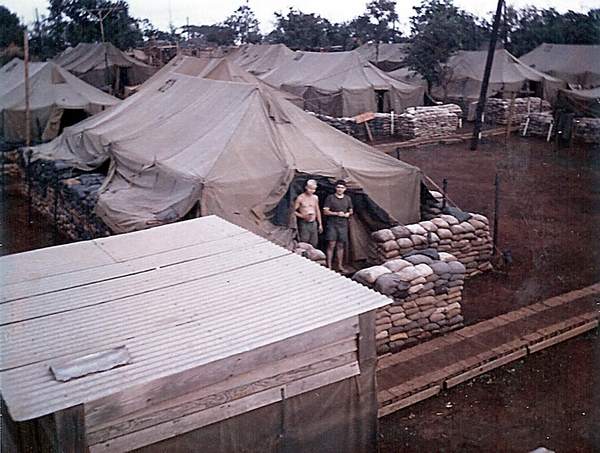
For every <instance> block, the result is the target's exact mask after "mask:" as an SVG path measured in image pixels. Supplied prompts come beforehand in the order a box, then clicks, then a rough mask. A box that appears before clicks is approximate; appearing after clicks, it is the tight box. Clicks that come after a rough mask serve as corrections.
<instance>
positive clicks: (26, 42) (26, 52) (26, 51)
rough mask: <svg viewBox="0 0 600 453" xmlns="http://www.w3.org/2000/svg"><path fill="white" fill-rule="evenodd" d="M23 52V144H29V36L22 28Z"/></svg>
mask: <svg viewBox="0 0 600 453" xmlns="http://www.w3.org/2000/svg"><path fill="white" fill-rule="evenodd" d="M23 53H24V57H23V58H24V59H25V146H29V145H31V124H30V123H31V119H30V115H31V114H30V112H29V38H28V37H27V28H25V30H23Z"/></svg>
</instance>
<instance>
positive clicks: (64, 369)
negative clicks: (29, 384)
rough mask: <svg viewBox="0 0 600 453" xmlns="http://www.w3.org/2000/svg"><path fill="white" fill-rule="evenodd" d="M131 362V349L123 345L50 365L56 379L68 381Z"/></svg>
mask: <svg viewBox="0 0 600 453" xmlns="http://www.w3.org/2000/svg"><path fill="white" fill-rule="evenodd" d="M129 363H131V356H130V355H129V351H128V350H127V348H126V347H125V346H121V347H119V348H114V349H110V350H108V351H103V352H97V353H95V354H89V355H86V356H83V357H79V358H76V359H73V360H68V361H65V362H60V363H56V364H53V365H50V371H52V374H54V379H56V380H57V381H61V382H67V381H70V380H71V379H76V378H80V377H83V376H87V375H88V374H92V373H100V372H102V371H108V370H112V369H113V368H116V367H118V366H123V365H127V364H129Z"/></svg>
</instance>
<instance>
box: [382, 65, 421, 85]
mask: <svg viewBox="0 0 600 453" xmlns="http://www.w3.org/2000/svg"><path fill="white" fill-rule="evenodd" d="M387 74H388V75H389V76H390V77H393V78H394V79H397V80H400V81H401V82H405V83H410V84H411V85H418V86H422V87H423V88H425V89H427V80H425V79H424V78H423V76H422V75H421V74H419V73H418V72H416V71H414V70H412V69H409V68H399V69H395V70H394V71H390V72H388V73H387Z"/></svg>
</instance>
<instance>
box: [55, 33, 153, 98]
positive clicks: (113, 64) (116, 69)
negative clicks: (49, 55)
mask: <svg viewBox="0 0 600 453" xmlns="http://www.w3.org/2000/svg"><path fill="white" fill-rule="evenodd" d="M53 61H54V62H55V63H56V64H58V65H60V66H62V67H63V68H65V69H66V70H67V71H69V72H70V73H71V74H73V75H75V76H77V77H79V78H80V79H81V80H84V81H85V82H87V83H89V84H90V85H93V86H95V87H98V88H100V87H105V86H112V87H115V84H116V83H117V81H118V84H119V85H120V86H121V88H122V87H123V86H135V85H139V84H140V83H143V82H145V81H146V80H148V79H149V78H150V77H151V76H152V75H153V74H154V73H156V71H157V70H158V68H155V67H153V66H149V65H147V64H146V63H143V62H141V61H138V60H136V59H135V58H132V57H130V56H129V55H127V54H126V53H124V52H121V51H120V50H119V49H117V48H116V47H115V46H114V45H112V44H111V43H108V42H107V43H94V44H90V43H79V44H78V45H77V46H76V47H74V48H69V49H67V50H65V51H64V52H63V53H61V54H60V55H58V56H57V57H56V58H54V60H53ZM121 71H124V74H122V73H121Z"/></svg>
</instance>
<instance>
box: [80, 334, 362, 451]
mask: <svg viewBox="0 0 600 453" xmlns="http://www.w3.org/2000/svg"><path fill="white" fill-rule="evenodd" d="M355 361H356V339H355V338H352V339H350V340H348V341H345V342H341V343H338V344H336V345H332V346H329V347H326V348H321V349H319V350H316V351H311V352H309V353H306V354H302V355H300V356H294V357H291V358H288V359H285V360H282V361H279V362H277V363H274V364H271V365H267V366H264V367H261V368H258V369H256V370H253V371H250V372H248V373H245V374H242V375H238V376H235V377H231V378H227V379H223V380H222V381H219V382H217V383H215V384H213V385H210V386H207V387H203V388H202V389H199V390H196V391H193V392H190V393H187V394H185V395H182V396H181V397H178V398H174V399H171V400H168V401H166V402H164V403H162V404H159V405H156V406H151V407H148V408H147V409H145V410H141V411H137V412H133V413H130V414H128V415H127V416H123V417H119V418H117V419H114V420H109V421H107V422H105V423H102V424H100V425H96V426H93V425H92V422H93V420H88V421H87V422H86V425H87V427H88V436H89V442H90V443H100V442H106V441H108V440H109V439H111V438H115V437H120V436H123V435H125V434H127V433H129V432H133V431H139V430H141V429H146V428H148V427H150V426H154V425H157V424H160V423H166V422H168V421H170V420H173V419H178V418H181V417H185V416H187V415H189V414H192V413H195V412H199V411H202V410H207V409H210V408H212V407H215V406H218V405H222V404H225V403H227V402H231V401H235V400H237V399H240V398H244V397H246V396H250V395H252V394H254V393H259V392H262V391H265V390H267V389H270V388H274V387H277V388H280V387H281V386H284V385H286V384H288V383H289V382H292V381H297V380H301V379H305V378H307V377H308V376H312V375H315V374H318V373H322V372H324V371H326V370H330V369H333V368H337V367H340V366H342V365H345V364H349V363H351V362H355ZM121 409H122V410H123V412H126V411H127V409H128V408H127V407H126V406H123V405H122V406H121Z"/></svg>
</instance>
